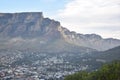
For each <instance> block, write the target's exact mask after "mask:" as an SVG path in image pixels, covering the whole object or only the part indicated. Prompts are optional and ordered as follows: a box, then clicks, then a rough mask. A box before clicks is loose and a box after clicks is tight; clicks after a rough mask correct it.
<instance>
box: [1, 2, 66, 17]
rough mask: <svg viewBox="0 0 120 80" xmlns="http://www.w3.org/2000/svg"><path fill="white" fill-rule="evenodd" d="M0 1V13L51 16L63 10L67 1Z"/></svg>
mask: <svg viewBox="0 0 120 80" xmlns="http://www.w3.org/2000/svg"><path fill="white" fill-rule="evenodd" d="M58 1H59V0H0V12H10V13H11V12H13V13H14V12H41V11H42V12H44V15H48V16H49V15H52V14H55V13H56V12H57V10H58V9H62V8H64V5H65V4H66V3H67V1H68V0H60V3H59V2H58Z"/></svg>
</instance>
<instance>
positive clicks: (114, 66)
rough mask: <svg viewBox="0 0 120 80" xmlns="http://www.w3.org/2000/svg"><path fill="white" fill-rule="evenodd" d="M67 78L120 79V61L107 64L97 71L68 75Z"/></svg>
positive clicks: (86, 79)
mask: <svg viewBox="0 0 120 80" xmlns="http://www.w3.org/2000/svg"><path fill="white" fill-rule="evenodd" d="M65 80H120V61H115V62H112V63H111V64H105V65H103V66H102V68H100V69H99V70H97V71H93V72H85V71H82V72H78V73H75V74H73V75H69V76H66V77H65Z"/></svg>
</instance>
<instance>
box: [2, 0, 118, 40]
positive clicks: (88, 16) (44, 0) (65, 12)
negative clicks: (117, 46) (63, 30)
mask: <svg viewBox="0 0 120 80" xmlns="http://www.w3.org/2000/svg"><path fill="white" fill-rule="evenodd" d="M15 12H43V13H44V16H45V17H50V18H52V19H55V20H57V21H60V22H61V25H62V26H64V27H67V28H68V29H69V30H71V31H76V32H78V33H84V34H91V33H96V34H99V35H101V36H102V37H104V38H108V37H112V38H117V39H120V0H35V1H34V0H11V1H9V0H1V1H0V13H15Z"/></svg>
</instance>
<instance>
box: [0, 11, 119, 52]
mask: <svg viewBox="0 0 120 80" xmlns="http://www.w3.org/2000/svg"><path fill="white" fill-rule="evenodd" d="M0 45H2V46H0V48H1V49H3V48H8V49H9V48H12V49H14V48H17V49H39V50H41V51H42V50H43V51H46V50H47V51H51V50H52V49H53V50H52V51H54V50H55V51H60V52H62V51H68V52H69V51H71V52H73V51H74V52H75V51H80V50H81V48H84V49H90V48H92V49H91V50H93V51H94V49H96V50H102V51H103V50H107V49H110V48H113V47H116V46H119V45H120V40H117V39H103V38H102V37H101V36H99V35H96V34H86V35H83V34H77V33H75V32H70V31H69V30H68V29H66V28H63V27H62V26H61V25H60V23H59V22H58V21H55V20H51V19H49V18H44V17H43V15H42V12H24V13H0ZM57 46H59V47H58V48H57ZM64 49H65V50H64ZM76 49H77V50H76Z"/></svg>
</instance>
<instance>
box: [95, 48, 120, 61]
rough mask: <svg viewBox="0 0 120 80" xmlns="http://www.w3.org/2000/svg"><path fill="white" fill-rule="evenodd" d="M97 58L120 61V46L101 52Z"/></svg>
mask: <svg viewBox="0 0 120 80" xmlns="http://www.w3.org/2000/svg"><path fill="white" fill-rule="evenodd" d="M95 58H97V59H102V60H105V61H113V60H120V46H118V47H115V48H112V49H109V50H107V51H103V52H100V53H99V54H97V56H95Z"/></svg>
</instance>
